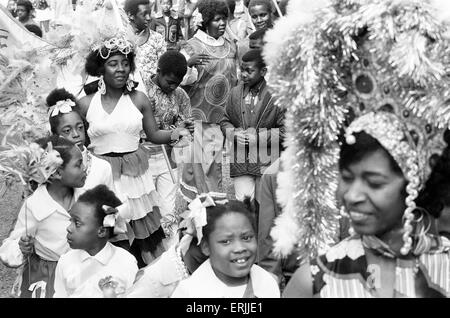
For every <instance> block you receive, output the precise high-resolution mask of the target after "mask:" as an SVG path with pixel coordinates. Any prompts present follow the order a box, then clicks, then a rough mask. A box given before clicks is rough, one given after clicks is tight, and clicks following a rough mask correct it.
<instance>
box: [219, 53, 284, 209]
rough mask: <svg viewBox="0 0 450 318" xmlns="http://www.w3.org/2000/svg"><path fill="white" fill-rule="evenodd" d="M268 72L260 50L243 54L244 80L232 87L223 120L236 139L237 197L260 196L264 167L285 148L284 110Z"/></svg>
mask: <svg viewBox="0 0 450 318" xmlns="http://www.w3.org/2000/svg"><path fill="white" fill-rule="evenodd" d="M266 72H267V69H266V65H265V63H264V61H263V58H262V56H261V51H260V50H250V51H248V52H247V53H246V54H245V55H244V56H243V57H242V64H241V79H242V82H241V83H239V84H238V86H236V87H234V88H233V89H232V90H231V93H230V97H229V99H228V102H227V106H226V108H225V114H224V116H223V118H222V120H221V122H220V126H221V129H222V133H223V134H224V135H225V136H226V138H227V140H233V148H232V149H233V150H234V161H232V163H231V165H230V176H231V177H232V178H233V179H234V180H233V181H234V189H235V194H236V199H237V200H243V199H244V197H245V196H249V197H251V198H252V199H254V198H255V197H256V195H255V194H256V193H255V192H256V191H257V190H258V188H259V187H258V184H259V180H260V177H261V174H262V173H263V172H264V171H263V170H264V169H265V167H267V166H268V165H270V164H271V162H272V161H275V160H276V159H277V158H278V157H279V155H280V152H281V141H282V138H283V136H284V128H283V119H284V111H283V110H282V109H280V108H278V107H277V106H275V103H274V99H273V97H272V96H271V94H270V93H269V90H268V88H267V85H266V81H265V79H264V76H265V74H266ZM233 135H234V136H233ZM230 137H233V139H230Z"/></svg>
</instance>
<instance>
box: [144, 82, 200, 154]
mask: <svg viewBox="0 0 450 318" xmlns="http://www.w3.org/2000/svg"><path fill="white" fill-rule="evenodd" d="M154 80H155V78H154V77H150V78H149V80H148V81H146V82H145V86H146V87H147V95H148V97H149V98H150V99H154V100H155V106H154V108H153V115H154V116H155V119H156V121H157V123H158V124H159V129H164V130H168V129H172V127H173V126H176V127H178V126H180V125H181V124H182V123H183V122H184V121H185V120H186V119H190V118H191V101H190V99H189V96H188V94H187V93H186V92H185V91H184V90H183V89H182V88H180V87H177V88H176V89H175V90H174V91H173V92H171V93H170V94H166V93H164V92H163V91H162V90H161V88H160V87H159V86H158V85H157V84H156V83H155V82H154ZM146 146H147V148H155V149H160V148H161V146H160V145H154V147H152V144H150V143H148V142H147V143H146Z"/></svg>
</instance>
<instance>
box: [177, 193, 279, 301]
mask: <svg viewBox="0 0 450 318" xmlns="http://www.w3.org/2000/svg"><path fill="white" fill-rule="evenodd" d="M208 201H209V203H208ZM211 201H212V199H211V198H206V200H205V201H204V202H202V203H200V204H194V205H198V206H199V208H194V209H193V208H192V204H191V205H190V209H191V212H190V214H191V215H190V216H189V217H192V219H193V220H194V223H195V228H200V227H199V225H200V226H201V225H203V229H202V230H201V231H200V233H199V232H198V231H197V237H198V238H199V240H200V248H201V250H202V252H203V254H205V255H207V256H209V259H207V260H206V261H205V262H204V263H203V264H201V265H200V267H198V268H197V269H196V270H195V271H194V273H193V274H192V275H191V276H190V277H189V278H187V279H185V280H182V281H180V283H179V285H178V286H177V288H176V289H175V291H174V293H173V294H172V298H255V297H257V298H279V297H280V290H279V288H278V284H277V282H276V281H275V278H274V277H272V275H271V274H270V273H269V272H267V271H265V270H264V269H262V268H261V267H259V266H258V265H255V264H254V263H255V258H256V248H257V243H256V237H255V227H254V221H253V216H252V215H251V214H250V212H249V209H248V206H249V201H248V200H247V204H244V203H242V202H239V201H230V202H228V203H226V204H217V205H216V204H215V203H214V201H212V202H211ZM205 214H206V215H205ZM200 220H206V223H205V224H199V223H198V222H199V221H200ZM200 222H201V221H200Z"/></svg>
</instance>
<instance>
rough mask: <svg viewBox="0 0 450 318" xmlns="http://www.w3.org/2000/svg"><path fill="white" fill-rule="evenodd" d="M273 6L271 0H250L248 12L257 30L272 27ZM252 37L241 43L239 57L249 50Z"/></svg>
mask: <svg viewBox="0 0 450 318" xmlns="http://www.w3.org/2000/svg"><path fill="white" fill-rule="evenodd" d="M273 12H274V10H273V6H272V2H271V0H250V2H249V4H248V13H249V16H250V19H251V22H252V23H253V25H254V27H255V29H256V30H255V31H258V30H262V29H270V28H272V26H273ZM249 46H250V39H249V38H248V37H247V38H246V39H245V40H243V41H241V42H240V43H239V50H238V51H239V59H242V56H244V54H245V53H246V52H247V51H248V50H249Z"/></svg>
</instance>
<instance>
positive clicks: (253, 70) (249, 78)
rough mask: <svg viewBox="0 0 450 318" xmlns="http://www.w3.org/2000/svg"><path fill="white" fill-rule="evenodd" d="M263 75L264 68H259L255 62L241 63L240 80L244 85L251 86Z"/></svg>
mask: <svg viewBox="0 0 450 318" xmlns="http://www.w3.org/2000/svg"><path fill="white" fill-rule="evenodd" d="M264 75H265V68H263V69H260V68H259V67H258V66H257V65H256V62H242V63H241V80H242V82H243V83H244V84H245V85H247V86H249V87H253V86H254V85H256V84H258V83H259V82H260V81H261V80H262V78H263V77H264Z"/></svg>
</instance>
